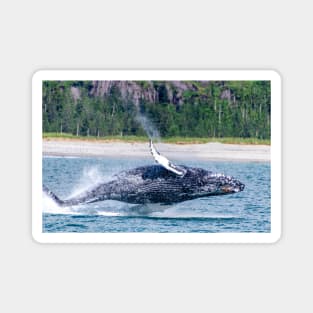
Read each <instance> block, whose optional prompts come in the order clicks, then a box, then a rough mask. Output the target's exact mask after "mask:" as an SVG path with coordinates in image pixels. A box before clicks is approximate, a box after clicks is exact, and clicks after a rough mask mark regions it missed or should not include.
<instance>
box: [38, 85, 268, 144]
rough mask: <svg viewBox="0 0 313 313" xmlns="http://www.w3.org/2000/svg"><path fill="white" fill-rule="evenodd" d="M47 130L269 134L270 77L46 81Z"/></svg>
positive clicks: (44, 108) (92, 133)
mask: <svg viewBox="0 0 313 313" xmlns="http://www.w3.org/2000/svg"><path fill="white" fill-rule="evenodd" d="M42 97H43V98H42V119H43V132H44V133H51V132H53V133H60V134H72V135H75V136H96V137H105V136H145V135H146V133H145V130H144V129H143V128H142V126H141V124H140V122H139V121H138V115H140V116H145V117H146V118H148V119H149V120H150V121H151V122H152V123H153V125H155V127H156V128H157V129H158V131H159V133H160V135H161V136H162V137H164V138H168V137H175V136H180V137H201V138H205V137H213V138H223V137H240V138H258V139H270V134H271V125H270V121H271V118H270V116H271V86H270V81H44V82H43V90H42Z"/></svg>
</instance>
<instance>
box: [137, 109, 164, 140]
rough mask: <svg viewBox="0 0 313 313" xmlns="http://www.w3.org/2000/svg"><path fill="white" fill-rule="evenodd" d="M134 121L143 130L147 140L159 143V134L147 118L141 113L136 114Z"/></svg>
mask: <svg viewBox="0 0 313 313" xmlns="http://www.w3.org/2000/svg"><path fill="white" fill-rule="evenodd" d="M135 119H136V121H137V122H138V123H139V124H140V125H141V127H142V128H143V129H144V130H145V132H146V133H147V135H148V136H149V138H150V139H151V140H153V141H161V137H160V133H159V131H158V129H157V128H156V127H155V125H154V124H153V122H152V121H151V120H149V118H148V117H147V116H145V115H143V114H142V113H140V112H138V113H137V115H136V117H135Z"/></svg>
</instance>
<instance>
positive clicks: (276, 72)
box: [270, 69, 283, 84]
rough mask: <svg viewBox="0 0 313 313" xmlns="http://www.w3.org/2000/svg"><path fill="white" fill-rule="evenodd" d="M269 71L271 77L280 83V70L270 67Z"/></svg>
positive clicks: (281, 78)
mask: <svg viewBox="0 0 313 313" xmlns="http://www.w3.org/2000/svg"><path fill="white" fill-rule="evenodd" d="M270 73H271V76H272V79H274V80H277V81H278V82H279V83H280V84H281V82H282V80H283V76H282V74H281V72H280V71H279V70H277V69H271V70H270Z"/></svg>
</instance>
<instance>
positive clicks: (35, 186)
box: [32, 70, 281, 243]
mask: <svg viewBox="0 0 313 313" xmlns="http://www.w3.org/2000/svg"><path fill="white" fill-rule="evenodd" d="M44 80H270V81H271V232H270V233H201V234H198V233H179V234H177V233H171V234H165V233H43V232H42V82H43V81H44ZM32 235H33V238H34V239H35V240H36V241H37V242H40V243H274V242H276V241H278V240H279V239H280V236H281V77H280V75H279V74H278V73H277V72H276V71H273V70H41V71H38V72H36V73H35V74H34V75H33V79H32Z"/></svg>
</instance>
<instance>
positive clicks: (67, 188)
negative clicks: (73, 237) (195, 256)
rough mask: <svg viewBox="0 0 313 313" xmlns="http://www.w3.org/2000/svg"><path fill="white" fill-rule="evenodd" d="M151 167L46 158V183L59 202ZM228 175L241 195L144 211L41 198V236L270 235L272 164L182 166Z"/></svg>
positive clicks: (138, 162)
mask: <svg viewBox="0 0 313 313" xmlns="http://www.w3.org/2000/svg"><path fill="white" fill-rule="evenodd" d="M148 164H153V162H152V160H147V159H139V158H138V159H127V158H88V157H44V158H43V183H44V184H45V185H46V186H48V187H49V189H50V190H52V191H53V192H54V193H55V194H56V195H58V196H59V197H60V198H61V199H66V198H69V197H71V196H73V195H76V194H78V193H80V192H82V191H84V190H86V189H89V188H90V187H92V186H94V185H96V184H98V183H100V182H103V181H107V180H110V177H112V175H114V174H116V173H118V172H119V171H122V170H126V169H131V168H134V167H137V166H142V165H148ZM180 164H185V165H189V166H194V167H202V168H204V169H208V170H212V171H214V172H217V173H224V174H226V175H231V176H234V177H236V178H237V179H239V180H240V181H241V182H243V183H244V184H245V189H244V191H243V192H240V193H236V194H231V195H227V196H214V197H207V198H200V199H195V200H191V201H186V202H182V203H179V204H176V205H171V206H168V207H156V208H155V207H154V208H151V207H144V206H136V205H130V204H126V203H121V202H117V201H102V202H96V203H92V204H84V205H79V206H74V207H65V208H61V207H59V206H58V205H57V204H56V203H55V202H54V201H53V200H52V199H50V198H49V197H48V196H46V195H43V214H42V218H43V232H52V233H57V232H58V233H59V232H66V233H68V232H86V233H87V232H88V233H99V232H100V233H107V232H111V233H115V232H150V233H181V232H188V233H191V232H198V233H218V232H223V233H230V232H236V233H238V232H239V233H242V232H254V233H259V232H270V231H271V207H270V203H271V186H270V183H271V179H270V163H254V162H247V163H245V162H214V161H192V160H185V161H183V162H180Z"/></svg>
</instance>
